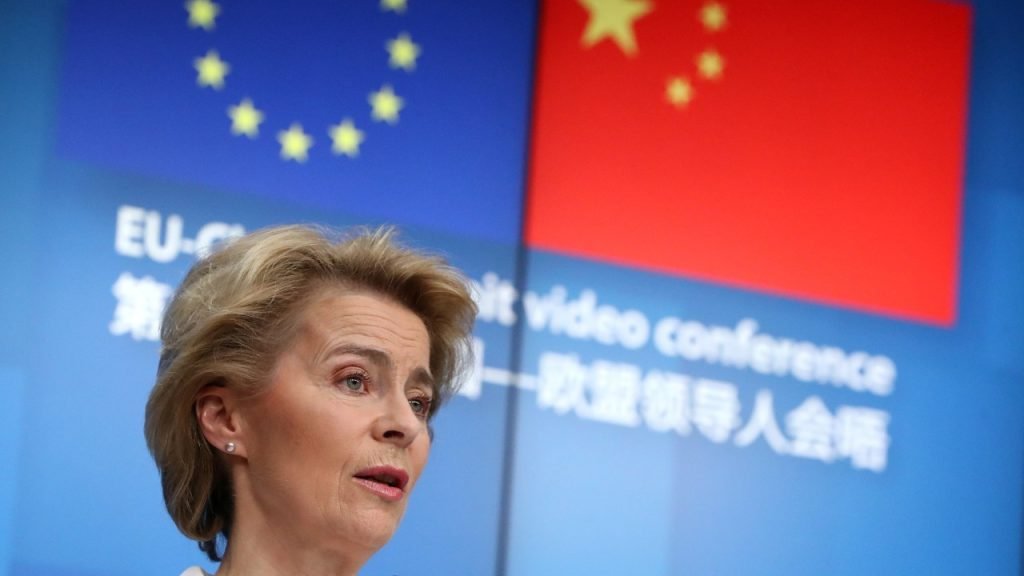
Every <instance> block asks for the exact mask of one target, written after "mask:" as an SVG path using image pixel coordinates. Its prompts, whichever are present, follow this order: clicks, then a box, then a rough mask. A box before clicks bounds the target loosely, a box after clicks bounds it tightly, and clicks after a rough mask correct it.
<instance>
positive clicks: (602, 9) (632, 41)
mask: <svg viewBox="0 0 1024 576" xmlns="http://www.w3.org/2000/svg"><path fill="white" fill-rule="evenodd" d="M579 2H580V4H582V5H583V7H584V8H586V9H587V11H589V12H590V20H589V21H588V22H587V28H586V30H584V31H583V38H582V42H583V46H584V47H586V48H590V47H591V46H593V45H594V44H597V43H598V42H600V41H601V40H604V39H605V38H608V37H611V39H612V40H614V41H615V43H616V44H618V45H619V48H622V51H623V52H625V53H626V55H627V56H631V55H633V54H635V53H636V38H635V37H634V36H633V22H634V21H635V20H637V19H638V18H640V17H642V16H644V15H646V14H647V13H648V12H650V11H651V10H652V7H651V4H650V3H649V2H647V0H579Z"/></svg>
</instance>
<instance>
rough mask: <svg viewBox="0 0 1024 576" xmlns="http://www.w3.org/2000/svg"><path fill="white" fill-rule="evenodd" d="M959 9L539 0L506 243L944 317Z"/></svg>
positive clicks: (903, 0)
mask: <svg viewBox="0 0 1024 576" xmlns="http://www.w3.org/2000/svg"><path fill="white" fill-rule="evenodd" d="M968 47H969V9H968V7H966V6H964V5H960V4H953V3H948V2H939V1H934V0H885V1H882V0H862V1H822V0H776V1H772V2H764V1H760V0H722V1H714V0H712V1H708V0H705V1H684V0H679V1H668V0H665V1H658V2H655V1H651V0H550V1H548V2H545V3H544V6H543V14H542V27H541V39H540V51H539V60H538V71H537V87H536V90H537V92H536V100H535V117H534V132H533V150H532V158H531V161H532V164H531V174H530V179H529V187H530V188H529V203H528V216H527V227H526V240H527V243H528V244H529V245H530V246H531V247H534V248H540V249H547V250H553V251H556V252H561V253H566V254H570V255H575V256H581V257H586V258H593V259H597V260H600V261H605V262H611V263H617V264H624V265H629V266H636V267H640V268H644V269H650V270H656V271H661V272H667V273H671V274H680V275H683V276H687V277H691V278H697V279H702V280H708V281H712V282H717V283H723V284H727V285H731V286H738V287H744V288H749V289H754V290H758V291H762V292H768V293H773V294H782V295H787V296H792V297H797V298H801V299H807V300H811V301H816V302H822V303H829V304H834V305H839V306H843V307H848V308H853V309H858V310H866V311H872V312H877V313H882V314H887V315H892V316H897V317H901V318H908V319H915V320H919V321H925V322H929V323H937V324H945V325H949V324H951V323H952V322H953V321H954V319H955V301H956V276H957V261H958V247H959V237H960V236H959V235H960V210H961V202H962V186H963V166H964V139H965V138H964V134H965V124H966V120H965V115H966V112H965V111H966V92H967V70H968Z"/></svg>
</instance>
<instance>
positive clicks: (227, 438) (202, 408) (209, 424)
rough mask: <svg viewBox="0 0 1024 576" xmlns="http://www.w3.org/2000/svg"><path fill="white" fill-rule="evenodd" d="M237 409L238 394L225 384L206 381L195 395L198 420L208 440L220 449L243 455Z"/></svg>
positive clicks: (234, 454) (227, 452)
mask: <svg viewBox="0 0 1024 576" xmlns="http://www.w3.org/2000/svg"><path fill="white" fill-rule="evenodd" d="M237 409H238V396H237V394H235V391H234V390H232V389H231V388H228V387H227V386H224V385H223V384H207V385H206V386H204V387H203V388H202V389H201V390H200V391H199V394H197V395H196V422H198V423H199V431H200V433H201V434H202V435H203V436H204V437H205V438H206V441H207V442H209V443H210V445H211V446H213V447H214V448H215V449H217V450H220V451H221V452H224V453H226V454H230V455H232V456H242V457H244V456H245V442H243V441H242V434H241V427H240V426H239V424H240V419H239V417H238V413H237Z"/></svg>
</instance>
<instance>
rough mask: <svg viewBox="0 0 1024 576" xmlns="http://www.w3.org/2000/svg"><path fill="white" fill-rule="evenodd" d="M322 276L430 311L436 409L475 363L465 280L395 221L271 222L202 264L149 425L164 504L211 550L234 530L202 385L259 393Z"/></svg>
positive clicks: (171, 339) (173, 324)
mask: <svg viewBox="0 0 1024 576" xmlns="http://www.w3.org/2000/svg"><path fill="white" fill-rule="evenodd" d="M324 286H340V287H342V288H351V289H354V290H369V291H371V292H374V293H377V294H380V295H382V296H385V297H387V298H391V299H393V300H394V301H396V302H398V303H399V304H401V305H402V306H405V307H406V308H408V309H409V310H411V311H412V312H413V313H415V314H416V315H417V316H418V317H419V318H420V319H421V320H422V321H423V324H424V325H425V326H426V329H427V334H428V335H429V339H430V371H431V373H432V374H433V376H434V380H435V390H434V392H435V398H437V399H438V402H436V403H434V404H433V405H432V406H431V411H430V414H429V417H433V416H434V414H435V413H436V411H437V408H438V407H439V406H440V404H441V403H442V402H443V401H444V400H445V399H447V398H449V397H450V396H451V395H452V394H453V393H454V392H455V390H456V388H457V385H458V383H459V380H460V377H461V376H462V374H463V373H464V371H465V369H466V368H467V367H468V366H469V365H470V363H471V357H472V356H471V355H472V347H471V345H470V331H471V330H472V326H473V321H474V318H475V317H476V305H475V304H474V302H473V300H472V298H471V297H470V292H469V288H468V283H467V282H466V280H465V278H464V277H463V276H462V274H461V273H459V272H458V271H457V270H456V269H454V268H453V267H451V266H449V265H448V264H447V263H446V262H445V261H444V260H442V259H441V258H439V257H436V256H431V255H428V254H424V253H422V252H417V251H414V250H411V249H408V248H405V247H402V246H400V245H397V244H396V243H395V242H394V231H393V230H392V229H390V228H379V229H376V230H366V229H360V230H358V231H355V232H354V233H351V234H349V235H347V236H345V235H338V234H337V233H334V232H331V231H329V230H326V229H321V228H313V227H308V226H282V227H276V228H268V229H265V230H262V231H258V232H255V233H252V234H250V235H248V236H245V237H243V238H240V239H238V240H235V241H234V242H232V243H230V244H228V245H226V246H224V247H223V248H222V249H220V250H218V251H215V252H213V253H212V254H210V255H209V256H207V257H205V258H203V259H201V260H200V261H199V262H197V263H196V264H195V265H194V266H193V267H192V269H191V270H190V271H189V273H188V274H187V275H186V276H185V279H184V281H183V282H182V284H181V286H179V288H178V290H177V292H176V294H175V296H174V299H173V300H172V301H171V303H170V305H169V306H168V308H167V311H166V312H165V314H164V320H163V326H162V329H161V340H162V344H163V346H162V350H161V354H160V365H159V368H158V371H157V378H156V384H155V386H154V387H153V391H152V392H151V393H150V396H149V402H148V403H147V404H146V423H145V433H146V443H147V445H148V446H149V450H150V452H151V453H152V454H153V459H154V460H155V461H156V465H157V468H158V469H159V470H160V477H161V482H162V484H163V493H164V502H165V504H166V505H167V510H168V512H169V513H170V515H171V517H172V518H173V519H174V522H175V524H177V526H178V529H179V530H181V531H182V533H184V534H185V535H186V536H188V537H189V538H192V539H194V540H198V541H199V543H200V544H199V547H200V548H201V549H202V550H203V551H205V552H206V553H207V555H208V556H209V557H210V559H211V560H220V556H219V554H218V552H217V537H218V535H223V537H224V538H225V539H227V538H230V531H231V524H232V518H233V516H234V499H233V496H232V490H231V479H230V477H229V475H228V473H227V470H226V468H225V466H224V464H223V462H221V460H220V458H219V455H218V453H217V452H216V451H215V450H213V449H212V448H211V446H210V445H209V444H208V442H207V441H206V438H205V436H204V435H203V434H202V433H201V432H200V430H199V424H198V421H197V420H196V411H195V400H196V395H197V394H198V393H199V391H200V390H201V389H202V388H203V387H205V386H208V385H211V384H212V385H222V386H229V387H232V388H235V389H237V390H241V391H242V392H243V394H255V393H257V392H259V391H260V389H261V388H262V387H263V386H264V385H265V384H266V383H267V378H266V375H267V374H269V373H270V372H271V368H272V367H273V364H274V363H275V361H276V359H277V356H278V354H279V353H280V352H281V351H282V350H283V349H284V347H285V346H286V345H287V344H288V343H289V342H290V341H291V339H292V338H293V337H294V332H295V324H296V321H297V318H298V316H299V312H300V311H301V310H302V309H303V307H304V305H305V304H306V303H307V302H308V301H309V299H310V298H311V297H312V296H313V295H314V294H315V293H316V292H317V291H318V290H320V289H322V288H323V287H324Z"/></svg>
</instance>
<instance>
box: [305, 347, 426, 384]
mask: <svg viewBox="0 0 1024 576" xmlns="http://www.w3.org/2000/svg"><path fill="white" fill-rule="evenodd" d="M343 354H353V355H355V356H362V357H363V358H366V359H367V360H369V361H370V362H371V363H373V364H375V365H377V366H379V367H381V368H387V369H389V370H390V369H393V368H394V367H395V363H394V361H393V360H392V359H391V355H390V354H388V353H387V352H385V351H383V350H380V349H378V348H373V347H370V346H362V345H359V344H342V345H340V346H336V347H334V348H331V349H330V351H328V352H327V354H326V355H325V357H326V358H330V357H332V356H340V355H343ZM409 380H410V381H412V382H415V383H416V384H421V385H424V386H427V387H429V388H430V389H432V390H433V389H434V385H435V384H436V383H435V382H434V377H433V376H431V375H430V371H429V370H428V369H427V368H425V367H423V366H417V367H416V369H415V370H413V372H412V374H410V375H409Z"/></svg>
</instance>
